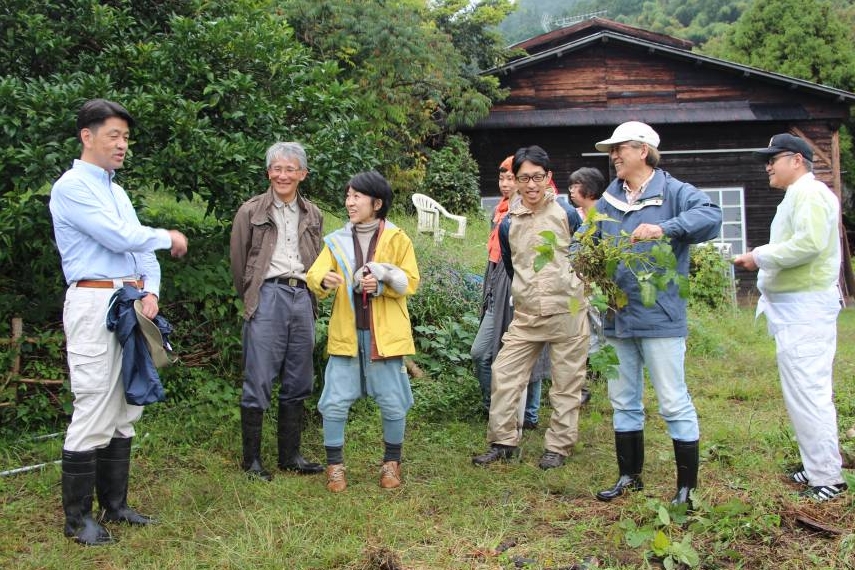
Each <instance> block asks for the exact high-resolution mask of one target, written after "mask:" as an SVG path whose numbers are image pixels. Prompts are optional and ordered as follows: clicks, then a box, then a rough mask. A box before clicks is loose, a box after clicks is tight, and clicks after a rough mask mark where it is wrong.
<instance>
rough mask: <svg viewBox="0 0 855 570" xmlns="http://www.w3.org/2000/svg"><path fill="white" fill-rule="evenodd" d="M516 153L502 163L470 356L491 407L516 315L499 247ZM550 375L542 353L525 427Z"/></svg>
mask: <svg viewBox="0 0 855 570" xmlns="http://www.w3.org/2000/svg"><path fill="white" fill-rule="evenodd" d="M513 159H514V157H513V156H509V157H507V158H506V159H505V160H503V161H502V163H501V164H500V165H499V192H500V193H501V195H502V199H501V200H500V201H499V204H498V205H497V206H496V208H495V210H494V211H493V217H492V227H491V230H490V237H489V239H488V241H487V270H486V272H485V274H484V301H483V303H482V305H481V324H480V326H479V327H478V333H477V334H476V335H475V340H474V342H473V343H472V348H471V350H470V356H471V357H472V362H473V363H474V364H475V375H476V376H477V378H478V383H479V385H480V387H481V396H482V400H481V401H482V402H483V405H484V409H485V410H486V411H487V412H488V413H489V411H490V389H491V386H492V382H493V371H492V366H493V360H494V359H495V358H496V355H497V354H498V353H499V349H500V348H501V347H502V335H504V334H505V331H507V330H508V325H510V323H511V319H512V318H513V306H512V305H511V279H510V277H508V273H507V271H505V266H504V264H503V263H502V252H501V251H500V248H499V224H500V223H501V221H502V220H503V219H504V218H505V216H506V215H507V214H508V210H509V208H510V204H511V202H512V201H514V198H515V197H516V179H515V178H514V173H513V172H512V171H511V167H512V164H513ZM516 201H519V198H518V197H517V198H516ZM547 376H549V355H548V353H547V352H546V351H544V352H543V353H542V354H541V357H540V358H539V359H538V361H537V365H536V366H535V367H534V370H533V371H532V375H531V381H530V382H529V385H528V391H527V393H526V403H525V411H524V417H523V429H535V428H537V425H538V421H539V414H540V393H541V379H543V378H546V377H547Z"/></svg>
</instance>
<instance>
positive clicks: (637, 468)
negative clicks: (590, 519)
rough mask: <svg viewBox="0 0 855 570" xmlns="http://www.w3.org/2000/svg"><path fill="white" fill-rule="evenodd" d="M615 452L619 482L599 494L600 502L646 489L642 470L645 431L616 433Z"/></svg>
mask: <svg viewBox="0 0 855 570" xmlns="http://www.w3.org/2000/svg"><path fill="white" fill-rule="evenodd" d="M615 452H616V454H617V462H618V473H619V475H620V476H619V477H618V480H617V482H616V483H615V484H614V486H612V487H611V488H610V489H604V490H602V491H598V492H597V499H599V500H600V501H611V500H612V499H616V498H618V497H620V496H621V495H623V494H624V493H626V492H627V491H640V490H642V489H644V483H642V481H641V470H642V468H643V467H644V431H641V430H639V431H616V432H615Z"/></svg>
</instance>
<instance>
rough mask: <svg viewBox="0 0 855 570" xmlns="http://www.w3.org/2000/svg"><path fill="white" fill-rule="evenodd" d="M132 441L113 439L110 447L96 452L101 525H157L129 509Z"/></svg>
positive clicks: (96, 477)
mask: <svg viewBox="0 0 855 570" xmlns="http://www.w3.org/2000/svg"><path fill="white" fill-rule="evenodd" d="M131 440H132V438H130V437H127V438H119V437H114V438H113V439H111V440H110V445H108V446H107V447H104V448H102V449H99V450H98V451H97V453H96V469H95V490H96V491H97V493H98V504H99V505H101V509H102V513H101V522H123V523H128V524H133V525H139V526H143V525H147V524H153V523H155V522H157V521H155V520H154V519H152V518H151V517H147V516H145V515H141V514H139V513H138V512H136V511H135V510H134V509H132V508H130V507H129V506H128V476H129V474H130V470H131Z"/></svg>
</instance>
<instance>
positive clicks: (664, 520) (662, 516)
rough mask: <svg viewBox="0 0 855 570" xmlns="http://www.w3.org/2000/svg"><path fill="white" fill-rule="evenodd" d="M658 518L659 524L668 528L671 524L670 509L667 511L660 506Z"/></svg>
mask: <svg viewBox="0 0 855 570" xmlns="http://www.w3.org/2000/svg"><path fill="white" fill-rule="evenodd" d="M658 516H659V524H661V525H662V526H668V525H669V524H671V516H670V515H669V514H668V509H666V508H665V507H664V506H661V505H660V507H659V512H658Z"/></svg>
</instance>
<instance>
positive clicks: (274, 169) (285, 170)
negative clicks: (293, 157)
mask: <svg viewBox="0 0 855 570" xmlns="http://www.w3.org/2000/svg"><path fill="white" fill-rule="evenodd" d="M303 170H304V169H303V168H294V167H291V166H288V167H286V168H282V167H281V166H273V167H271V168H270V172H272V173H273V174H296V173H297V172H302V171H303Z"/></svg>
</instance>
